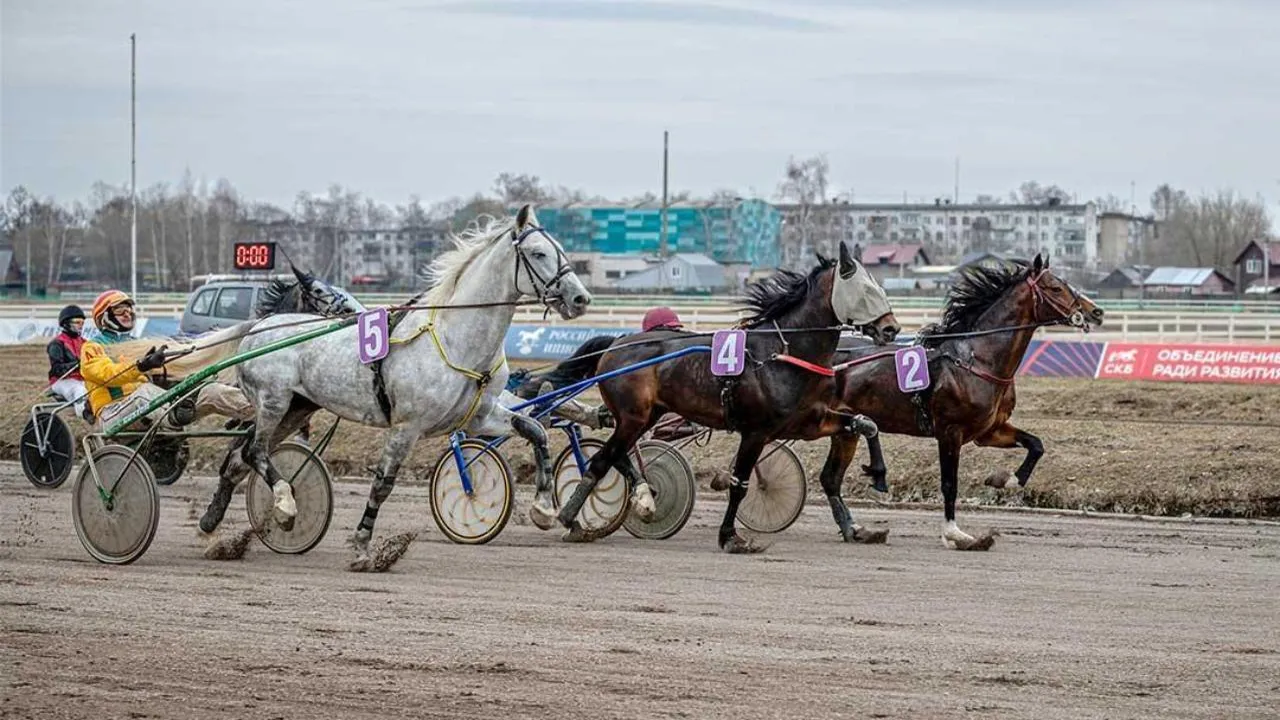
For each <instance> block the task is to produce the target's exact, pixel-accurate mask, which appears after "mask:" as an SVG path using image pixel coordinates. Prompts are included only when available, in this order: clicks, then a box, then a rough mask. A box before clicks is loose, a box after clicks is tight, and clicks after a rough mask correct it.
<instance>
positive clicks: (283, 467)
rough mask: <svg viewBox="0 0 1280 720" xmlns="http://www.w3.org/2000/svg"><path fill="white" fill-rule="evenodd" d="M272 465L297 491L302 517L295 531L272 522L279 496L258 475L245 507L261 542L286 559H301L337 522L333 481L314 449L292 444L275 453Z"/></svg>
mask: <svg viewBox="0 0 1280 720" xmlns="http://www.w3.org/2000/svg"><path fill="white" fill-rule="evenodd" d="M271 465H272V466H273V467H274V468H275V469H276V471H278V472H279V473H280V475H281V477H283V478H284V479H285V480H287V481H288V482H289V484H290V485H291V486H292V488H293V501H294V502H295V503H296V504H297V506H298V514H297V515H296V516H295V517H294V519H293V527H292V528H291V529H289V530H285V529H283V528H281V527H280V525H279V524H278V523H276V522H275V521H273V520H272V519H271V510H272V508H273V507H274V506H275V502H276V498H275V493H273V492H272V491H271V486H270V485H268V484H267V481H266V479H265V478H263V477H262V476H261V475H258V474H257V473H254V475H253V479H252V480H251V481H250V482H249V487H248V488H246V489H245V493H244V495H245V497H244V504H245V509H246V510H248V511H249V524H250V525H251V526H253V529H254V530H255V531H257V533H258V539H259V540H261V541H262V544H263V545H266V546H267V547H268V548H271V550H273V551H275V552H278V553H280V554H282V555H301V554H302V553H304V552H307V551H308V550H310V549H311V548H313V547H315V546H316V545H319V544H320V541H321V540H323V539H324V534H325V533H326V532H328V531H329V521H330V520H332V519H333V477H332V476H331V475H330V474H329V468H327V467H325V464H324V461H323V460H321V459H320V458H318V457H316V456H315V453H313V452H312V451H311V448H309V447H307V446H306V445H303V444H302V443H299V442H294V441H292V440H288V441H285V442H282V443H280V444H279V445H277V446H276V449H275V450H273V451H272V452H271Z"/></svg>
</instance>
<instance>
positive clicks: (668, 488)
mask: <svg viewBox="0 0 1280 720" xmlns="http://www.w3.org/2000/svg"><path fill="white" fill-rule="evenodd" d="M636 451H638V452H639V454H640V458H641V460H642V461H643V464H640V463H636V459H635V451H633V452H632V456H631V462H632V463H635V464H636V465H637V467H636V469H637V470H641V468H643V470H641V472H642V473H643V475H644V479H645V480H646V481H648V483H649V489H650V490H651V491H653V501H654V504H655V505H656V506H657V509H656V510H655V511H654V514H653V519H652V520H650V521H648V522H646V521H644V520H641V519H640V518H639V517H638V516H637V515H636V514H635V513H627V519H626V521H624V522H623V524H622V526H623V527H624V528H626V529H627V532H629V533H631V534H632V535H633V536H635V537H638V538H640V539H642V540H666V539H667V538H669V537H671V536H672V535H675V534H676V533H678V532H680V530H681V528H683V527H684V524H685V523H687V522H689V516H690V515H692V514H693V501H694V500H695V499H696V494H697V483H696V480H695V479H694V476H693V468H692V467H691V466H690V465H689V461H688V460H687V459H686V458H685V456H684V453H682V452H680V449H679V448H677V447H676V446H675V445H672V444H671V443H669V442H664V441H662V440H641V441H640V442H638V443H636Z"/></svg>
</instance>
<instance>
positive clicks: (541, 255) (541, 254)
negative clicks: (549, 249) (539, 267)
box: [533, 250, 547, 260]
mask: <svg viewBox="0 0 1280 720" xmlns="http://www.w3.org/2000/svg"><path fill="white" fill-rule="evenodd" d="M533 256H534V257H536V258H538V259H539V260H546V259H547V254H546V253H544V252H542V251H541V250H539V251H538V252H535V253H534V254H533Z"/></svg>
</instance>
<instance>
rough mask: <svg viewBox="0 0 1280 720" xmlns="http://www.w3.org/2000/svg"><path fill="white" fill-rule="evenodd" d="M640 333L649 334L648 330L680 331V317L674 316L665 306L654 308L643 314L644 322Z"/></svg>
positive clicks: (673, 311) (681, 326)
mask: <svg viewBox="0 0 1280 720" xmlns="http://www.w3.org/2000/svg"><path fill="white" fill-rule="evenodd" d="M640 327H641V332H649V331H650V330H658V329H665V330H680V329H682V328H684V325H683V324H682V323H681V322H680V316H679V315H676V311H675V310H672V309H671V308H669V307H666V306H665V305H664V306H663V307H656V308H652V309H650V310H649V312H647V313H645V314H644V322H643V324H642V325H641V326H640Z"/></svg>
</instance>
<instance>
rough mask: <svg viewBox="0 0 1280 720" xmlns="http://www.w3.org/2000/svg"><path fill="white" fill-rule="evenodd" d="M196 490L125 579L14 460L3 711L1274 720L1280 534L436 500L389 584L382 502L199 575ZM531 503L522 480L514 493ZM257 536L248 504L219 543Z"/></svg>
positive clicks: (816, 509) (2, 480)
mask: <svg viewBox="0 0 1280 720" xmlns="http://www.w3.org/2000/svg"><path fill="white" fill-rule="evenodd" d="M212 487H213V481H212V480H211V479H208V478H186V479H184V480H182V481H180V482H179V483H178V484H177V485H175V486H173V487H167V488H161V490H160V492H161V494H162V497H163V508H162V514H161V524H160V532H159V534H158V535H157V537H156V540H155V542H154V544H153V545H152V546H151V550H150V552H149V553H148V554H147V555H146V556H145V557H143V558H142V559H141V560H140V561H138V562H137V563H136V564H134V565H130V566H124V567H108V566H104V565H99V564H97V563H95V562H93V561H92V560H90V559H89V557H88V555H87V554H86V553H85V551H84V550H83V549H82V548H81V546H80V544H79V542H78V541H77V540H76V537H75V533H74V530H73V527H72V523H71V512H70V483H68V485H66V486H64V487H63V488H60V489H58V490H53V491H48V490H37V489H35V488H32V487H31V486H29V485H28V484H27V482H26V480H25V479H23V478H22V476H21V474H20V472H19V471H18V469H17V468H16V467H15V466H14V465H13V464H11V463H5V464H4V465H3V466H0V498H3V502H0V688H2V689H0V695H2V696H3V697H0V717H4V718H40V719H41V720H55V719H57V718H95V719H98V718H181V719H182V720H190V719H192V718H251V719H259V718H261V719H267V718H389V717H417V718H486V719H489V718H494V719H496V718H525V717H529V718H557V719H563V718H590V719H591V720H598V719H600V718H650V717H684V718H752V719H756V718H784V717H786V718H791V717H796V718H819V717H857V718H984V717H992V718H994V717H1001V718H1007V717H1013V718H1041V719H1043V718H1075V717H1089V718H1103V717H1105V718H1132V717H1159V718H1162V719H1166V720H1167V719H1168V718H1224V717H1231V718H1253V717H1256V718H1262V717H1275V712H1276V708H1277V707H1278V706H1280V593H1277V588H1280V527H1277V526H1276V525H1275V524H1270V523H1246V522H1243V521H1236V522H1233V523H1225V522H1219V523H1207V522H1186V521H1176V520H1169V521H1164V522H1151V521H1146V522H1144V521H1136V520H1117V519H1093V518H1081V517H1057V516H1047V515H1039V514H1035V515H1033V514H1025V513H1024V514H1012V513H1008V512H974V511H962V514H961V525H962V527H966V528H967V529H969V530H970V531H976V530H981V529H985V528H987V527H991V528H995V529H996V530H998V531H999V532H1000V533H1001V537H1000V538H999V539H998V540H997V542H996V545H995V548H994V549H993V550H992V551H990V552H986V553H958V552H954V551H948V550H945V549H943V548H942V547H941V543H940V541H939V540H938V538H937V530H938V526H939V518H940V515H939V514H938V513H937V512H916V511H887V510H878V511H867V510H856V513H857V515H858V516H859V519H860V520H861V521H863V522H874V523H887V524H888V525H889V526H890V527H891V528H892V531H893V534H892V535H891V536H890V540H889V543H888V544H887V545H879V546H863V545H844V544H841V543H838V542H837V541H836V538H835V533H834V526H833V524H832V522H831V520H830V517H829V513H828V511H827V510H826V508H825V507H824V506H818V505H810V506H809V507H808V508H807V509H806V510H805V512H804V514H803V516H802V517H801V519H800V521H799V522H798V523H797V524H796V525H794V526H793V527H792V528H791V529H789V530H787V531H786V532H784V533H782V534H780V535H778V536H772V537H769V538H765V541H766V542H771V543H772V545H771V546H770V547H769V548H768V550H767V551H766V552H765V553H763V554H761V555H754V556H732V557H731V556H726V555H722V554H720V553H719V552H718V551H717V550H716V549H715V539H714V538H715V526H716V525H717V524H718V522H719V515H720V513H721V512H722V511H723V505H722V504H721V503H720V502H719V500H718V498H715V497H707V496H704V497H701V498H700V499H699V502H698V506H697V509H696V511H695V515H694V517H693V519H692V520H691V521H690V523H689V525H688V526H686V528H685V529H684V530H683V531H682V532H681V533H680V534H679V535H677V536H676V537H674V538H672V539H671V540H667V541H660V542H643V541H639V540H635V539H633V538H631V537H630V536H629V535H627V534H625V533H622V532H620V533H618V534H617V535H614V536H612V537H610V538H607V539H605V540H602V541H599V542H597V543H595V544H592V545H564V544H562V543H560V542H559V540H558V534H557V533H555V532H554V531H553V532H548V533H542V532H540V531H538V530H536V529H534V528H533V527H532V526H530V525H528V524H526V523H525V522H524V516H525V512H526V508H527V500H528V497H527V496H525V495H523V494H522V496H521V503H520V506H519V507H518V508H517V510H516V516H515V517H514V518H513V522H512V524H511V525H509V526H508V528H507V530H506V532H504V533H503V534H502V536H500V537H499V538H498V539H497V540H496V541H494V542H493V543H491V544H489V545H486V546H480V547H467V546H459V545H453V544H451V543H449V542H447V541H446V540H445V539H444V538H443V537H442V536H441V535H440V533H439V532H438V531H437V530H436V529H435V528H434V526H431V524H430V519H429V517H430V516H429V513H428V511H427V499H426V496H425V494H424V493H423V489H422V487H421V486H407V487H401V488H397V491H396V494H394V495H393V496H392V497H391V499H390V501H389V502H388V504H387V505H385V506H384V507H383V512H382V514H381V517H380V519H379V534H381V535H391V534H394V533H398V532H403V531H414V530H417V531H421V534H420V535H419V537H418V540H417V542H415V543H414V544H413V545H412V546H411V548H410V550H409V552H408V554H407V555H406V556H405V558H404V559H402V560H401V561H400V562H399V563H398V564H397V565H395V566H394V567H393V568H392V569H391V571H390V572H387V573H383V574H371V575H363V574H354V573H350V572H347V571H346V570H345V569H344V568H345V562H346V560H347V558H348V555H347V549H346V548H345V547H344V545H343V543H344V541H345V540H346V538H347V537H348V536H349V535H350V533H351V530H352V528H353V526H354V523H355V522H356V520H357V519H358V517H359V515H360V507H361V506H362V504H363V499H364V496H365V494H366V493H367V485H366V484H365V483H364V482H360V483H349V482H342V483H339V484H338V485H337V494H338V501H339V505H338V507H337V509H336V511H335V515H334V521H333V525H332V526H331V527H330V530H329V534H328V536H327V537H326V538H325V540H324V542H322V543H321V545H320V546H319V547H317V548H316V549H315V550H313V551H312V552H311V553H309V554H307V555H303V556H279V555H274V554H272V553H271V552H270V551H268V550H266V549H265V548H263V547H262V546H260V545H256V544H255V545H252V546H251V547H250V549H249V552H248V553H247V555H245V557H244V558H243V559H242V560H239V561H221V562H219V561H211V560H205V559H204V557H203V554H202V553H203V549H204V547H205V541H202V540H200V539H199V538H197V536H196V530H195V519H194V518H195V515H194V512H193V508H194V507H196V506H199V508H201V509H202V508H203V505H204V503H205V502H206V501H207V498H208V497H209V493H210V492H211V490H212ZM523 490H524V488H522V491H523ZM245 525H246V521H245V519H244V510H243V496H237V498H236V500H235V502H234V503H233V505H232V508H231V510H230V512H229V514H228V521H227V523H226V524H224V529H234V528H243V527H244V526H245Z"/></svg>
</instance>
